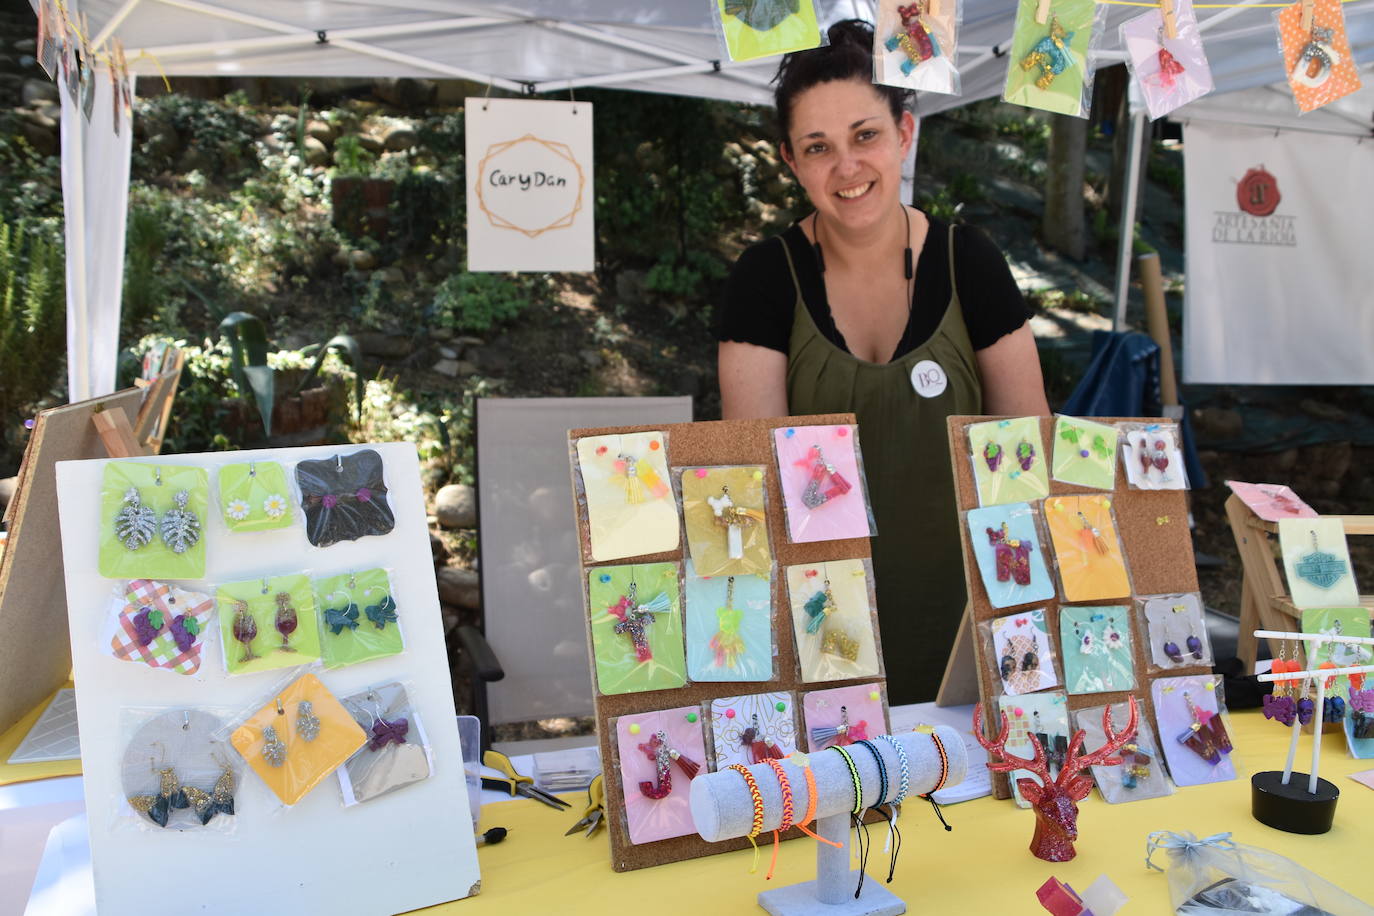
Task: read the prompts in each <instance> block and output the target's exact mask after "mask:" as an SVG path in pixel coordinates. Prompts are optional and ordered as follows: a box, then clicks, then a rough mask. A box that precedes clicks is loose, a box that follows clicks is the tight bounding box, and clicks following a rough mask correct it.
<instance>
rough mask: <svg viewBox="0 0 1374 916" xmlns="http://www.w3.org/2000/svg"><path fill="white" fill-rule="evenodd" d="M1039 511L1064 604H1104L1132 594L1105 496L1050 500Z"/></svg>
mask: <svg viewBox="0 0 1374 916" xmlns="http://www.w3.org/2000/svg"><path fill="white" fill-rule="evenodd" d="M1043 511H1044V513H1045V523H1046V525H1047V526H1048V527H1049V529H1050V541H1051V542H1052V543H1053V544H1054V563H1055V567H1056V568H1057V569H1058V571H1059V583H1060V588H1061V593H1062V594H1063V596H1064V600H1065V601H1102V600H1105V599H1109V598H1125V597H1127V596H1129V595H1130V594H1131V577H1130V573H1129V572H1128V570H1127V569H1126V553H1125V551H1124V550H1123V549H1122V547H1121V539H1120V538H1119V537H1118V536H1117V533H1116V532H1117V529H1116V515H1115V514H1114V513H1113V512H1112V500H1111V497H1109V496H1108V495H1107V494H1105V493H1103V494H1100V495H1098V494H1094V495H1091V496H1087V495H1084V496H1051V497H1049V498H1048V499H1046V500H1045V503H1044V510H1043Z"/></svg>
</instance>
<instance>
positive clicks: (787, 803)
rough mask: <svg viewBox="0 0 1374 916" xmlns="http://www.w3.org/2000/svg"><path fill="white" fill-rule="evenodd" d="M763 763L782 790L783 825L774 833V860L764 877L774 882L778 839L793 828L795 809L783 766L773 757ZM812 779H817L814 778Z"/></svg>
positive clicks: (790, 785)
mask: <svg viewBox="0 0 1374 916" xmlns="http://www.w3.org/2000/svg"><path fill="white" fill-rule="evenodd" d="M763 762H764V763H766V764H768V766H770V767H772V769H773V772H774V773H776V774H777V777H778V788H779V789H781V790H782V823H781V824H779V825H778V829H777V830H774V831H773V858H772V859H771V860H770V861H769V863H768V874H767V875H765V876H764V880H765V881H772V880H773V869H774V868H776V867H777V865H778V838H779V835H780V834H783V833H786V832H787V828H788V827H791V826H792V816H793V814H794V813H795V809H794V808H793V806H792V783H791V781H790V780H788V778H787V774H786V773H785V772H784V771H783V769H782V764H780V763H778V762H777V761H776V760H774V759H773V758H771V757H768V758H766V759H765V760H764V761H763ZM807 772H810V770H808V771H807ZM811 778H812V779H815V777H814V776H813V777H811Z"/></svg>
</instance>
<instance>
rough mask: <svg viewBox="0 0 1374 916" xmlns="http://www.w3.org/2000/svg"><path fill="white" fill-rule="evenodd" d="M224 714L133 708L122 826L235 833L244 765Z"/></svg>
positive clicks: (123, 771) (124, 720) (124, 716)
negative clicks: (229, 738)
mask: <svg viewBox="0 0 1374 916" xmlns="http://www.w3.org/2000/svg"><path fill="white" fill-rule="evenodd" d="M226 715H227V713H225V712H224V711H223V710H212V709H201V708H191V707H186V708H175V709H168V708H165V707H164V708H129V709H125V710H123V711H122V713H121V720H120V721H121V726H122V729H123V730H124V732H125V734H126V735H127V736H128V737H127V740H126V741H125V744H124V754H123V758H122V761H123V762H122V764H121V768H120V787H121V790H122V791H123V794H124V800H125V802H126V804H125V805H122V806H117V807H116V810H117V811H118V814H117V815H116V824H115V826H116V827H117V828H121V829H122V828H125V827H133V828H137V829H140V830H153V831H159V830H175V831H184V830H201V829H211V830H215V831H219V832H225V831H232V830H233V829H234V826H235V824H236V823H237V815H238V813H239V812H238V805H237V802H236V797H237V793H238V788H239V786H240V785H241V784H242V778H243V766H242V761H241V760H240V759H239V756H238V754H236V753H235V752H234V749H233V748H232V747H231V746H230V745H229V744H228V743H227V742H226V741H225V740H224V737H223V729H224V723H225V716H226Z"/></svg>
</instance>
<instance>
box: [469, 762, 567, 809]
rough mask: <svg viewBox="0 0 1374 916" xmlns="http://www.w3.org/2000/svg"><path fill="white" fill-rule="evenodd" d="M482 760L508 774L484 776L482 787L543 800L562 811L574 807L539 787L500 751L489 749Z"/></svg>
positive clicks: (513, 795)
mask: <svg viewBox="0 0 1374 916" xmlns="http://www.w3.org/2000/svg"><path fill="white" fill-rule="evenodd" d="M482 762H483V763H485V764H486V765H487V766H489V767H491V768H492V769H493V770H500V771H501V772H502V773H505V774H506V775H505V777H504V778H500V777H495V776H483V777H482V788H484V789H495V790H496V791H498V792H508V793H510V795H511V797H512V798H513V797H515V796H516V795H523V796H525V797H526V798H532V799H534V800H535V801H539V802H543V803H544V804H546V805H548V806H549V807H550V808H556V809H558V810H559V811H562V810H563V809H564V808H571V807H572V805H571V804H569V803H568V802H565V801H563V799H561V798H559V797H558V796H556V795H550V794H549V793H547V792H545V791H544V790H543V789H540V788H537V787H536V786H535V785H534V780H533V779H530V778H529V777H528V776H524V775H521V774H520V772H519V771H517V770H516V769H515V765H514V764H513V763H511V762H510V758H509V757H507V756H506V755H505V754H503V753H501V752H500V751H487V752H486V753H485V754H483V755H482Z"/></svg>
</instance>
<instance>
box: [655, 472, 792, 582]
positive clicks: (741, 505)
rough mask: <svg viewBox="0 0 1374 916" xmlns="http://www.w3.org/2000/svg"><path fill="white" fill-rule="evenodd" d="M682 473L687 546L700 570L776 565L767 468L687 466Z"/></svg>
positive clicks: (756, 569)
mask: <svg viewBox="0 0 1374 916" xmlns="http://www.w3.org/2000/svg"><path fill="white" fill-rule="evenodd" d="M675 470H676V469H675ZM677 473H678V475H679V480H680V482H681V487H682V521H683V527H684V528H685V529H686V532H687V549H688V551H689V552H690V553H691V556H692V563H693V565H694V566H695V568H696V570H697V571H698V574H699V575H702V576H733V575H739V574H747V573H755V574H765V575H766V574H767V573H768V571H769V570H770V569H772V566H773V552H772V550H771V548H770V547H769V544H768V516H767V514H766V509H767V507H766V504H765V493H766V490H767V488H766V487H765V486H764V483H763V468H762V467H758V466H755V465H746V466H742V467H706V468H682V469H681V470H678V471H677Z"/></svg>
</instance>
